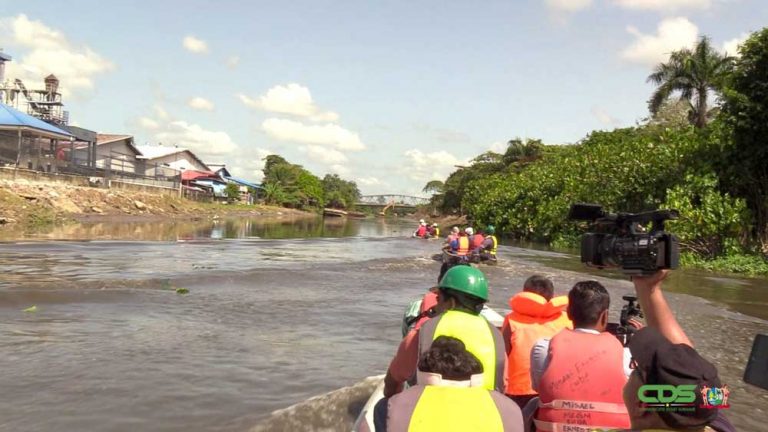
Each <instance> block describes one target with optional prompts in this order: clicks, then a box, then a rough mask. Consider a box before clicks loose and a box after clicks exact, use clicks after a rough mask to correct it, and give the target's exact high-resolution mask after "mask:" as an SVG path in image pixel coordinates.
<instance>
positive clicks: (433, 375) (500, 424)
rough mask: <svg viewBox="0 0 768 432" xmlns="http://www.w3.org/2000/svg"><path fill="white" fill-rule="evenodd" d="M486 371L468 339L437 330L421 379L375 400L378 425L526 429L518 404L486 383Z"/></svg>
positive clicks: (385, 428)
mask: <svg viewBox="0 0 768 432" xmlns="http://www.w3.org/2000/svg"><path fill="white" fill-rule="evenodd" d="M483 374H484V368H483V364H482V362H481V361H480V360H479V359H478V358H477V357H476V356H475V355H473V354H472V353H471V352H469V351H468V350H467V349H466V346H465V344H464V342H462V341H461V340H459V339H457V338H454V337H451V336H445V335H442V336H438V337H437V338H436V339H435V340H434V341H433V342H432V344H431V346H430V348H429V350H427V351H426V352H424V353H423V354H422V355H421V358H420V360H419V364H418V372H417V375H418V377H419V379H418V381H419V384H417V385H415V386H413V387H410V388H408V389H407V390H405V391H404V392H402V393H399V394H397V395H395V396H392V397H391V398H389V399H382V400H380V401H379V402H378V403H377V404H376V406H375V408H374V414H373V418H374V426H375V429H376V431H377V432H406V431H408V432H418V431H441V432H453V431H455V432H465V431H477V432H496V431H498V432H511V431H514V432H522V431H523V418H522V414H521V412H520V408H518V407H517V405H515V403H514V402H512V401H510V400H509V399H507V398H506V397H504V395H503V394H501V393H499V392H496V391H493V390H488V389H486V388H484V387H483ZM365 429H367V427H365V428H364V429H363V430H365Z"/></svg>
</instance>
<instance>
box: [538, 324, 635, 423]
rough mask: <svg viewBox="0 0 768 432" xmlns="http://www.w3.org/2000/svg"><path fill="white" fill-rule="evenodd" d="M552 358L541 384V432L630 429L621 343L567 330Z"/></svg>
mask: <svg viewBox="0 0 768 432" xmlns="http://www.w3.org/2000/svg"><path fill="white" fill-rule="evenodd" d="M549 353H550V362H549V366H548V367H547V370H546V371H544V374H543V375H542V376H541V382H540V383H539V398H540V400H539V409H538V412H537V413H536V415H535V418H534V422H535V424H536V429H537V430H540V431H560V430H566V429H567V430H569V431H573V432H580V431H585V432H586V431H591V430H593V429H629V428H630V423H629V415H628V414H627V408H626V407H625V406H624V399H623V397H622V389H623V387H624V384H626V382H627V377H626V376H625V375H624V366H623V365H622V363H623V361H624V348H623V347H622V346H621V343H620V342H619V341H618V339H616V338H615V337H614V336H613V335H611V334H609V333H601V334H599V335H596V334H591V333H582V332H577V331H573V330H568V329H566V330H563V331H561V332H560V333H558V334H556V335H555V336H554V337H553V338H552V340H551V341H550V343H549Z"/></svg>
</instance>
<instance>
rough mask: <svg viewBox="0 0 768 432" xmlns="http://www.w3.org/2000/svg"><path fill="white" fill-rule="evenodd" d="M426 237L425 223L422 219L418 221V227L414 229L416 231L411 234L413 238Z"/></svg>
mask: <svg viewBox="0 0 768 432" xmlns="http://www.w3.org/2000/svg"><path fill="white" fill-rule="evenodd" d="M426 235H427V223H426V222H424V219H420V220H419V227H418V228H416V231H414V232H413V236H414V237H421V238H424V237H425V236H426Z"/></svg>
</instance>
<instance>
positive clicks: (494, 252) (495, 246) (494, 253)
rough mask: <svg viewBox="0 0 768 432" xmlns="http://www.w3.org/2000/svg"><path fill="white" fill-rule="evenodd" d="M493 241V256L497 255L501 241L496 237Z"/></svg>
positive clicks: (492, 237) (493, 236) (493, 237)
mask: <svg viewBox="0 0 768 432" xmlns="http://www.w3.org/2000/svg"><path fill="white" fill-rule="evenodd" d="M491 239H492V240H493V249H491V255H496V248H498V246H499V241H498V240H496V236H495V235H492V236H491Z"/></svg>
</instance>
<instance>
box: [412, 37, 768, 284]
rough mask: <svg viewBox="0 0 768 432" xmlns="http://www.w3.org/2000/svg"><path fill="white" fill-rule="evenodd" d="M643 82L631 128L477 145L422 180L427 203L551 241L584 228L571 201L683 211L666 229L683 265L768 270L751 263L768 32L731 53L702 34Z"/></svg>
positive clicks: (767, 115) (757, 247)
mask: <svg viewBox="0 0 768 432" xmlns="http://www.w3.org/2000/svg"><path fill="white" fill-rule="evenodd" d="M648 81H649V82H651V83H653V84H655V85H656V90H655V91H654V93H653V94H652V95H651V97H650V99H649V101H648V107H649V111H650V115H649V117H648V118H647V119H645V120H644V121H642V122H641V124H638V125H637V126H635V127H628V128H622V129H616V130H613V131H594V132H592V133H590V134H589V135H587V136H586V137H585V138H584V139H583V140H581V141H580V142H578V143H576V144H573V145H544V143H543V142H542V141H540V140H536V139H524V140H523V139H513V140H510V141H509V142H508V145H507V149H506V151H505V152H504V153H503V154H502V153H494V152H485V153H483V154H481V155H479V156H477V157H476V158H475V159H473V160H472V161H471V163H470V165H469V166H467V167H463V168H459V169H457V170H456V171H454V172H453V173H451V174H450V175H449V176H448V178H447V179H446V180H445V181H439V180H436V181H432V182H429V183H428V184H427V185H426V186H425V188H424V190H425V192H431V193H433V196H432V201H431V204H432V206H433V207H434V208H435V209H437V210H439V211H441V212H443V213H446V214H455V213H460V214H465V215H467V216H468V217H469V218H470V219H471V220H474V221H476V222H475V223H477V224H479V225H483V224H493V225H495V226H496V227H497V229H501V230H503V232H504V233H505V234H506V235H509V236H511V237H514V238H517V239H525V240H534V241H543V242H548V243H553V244H561V245H574V244H575V243H576V241H577V239H578V238H579V235H580V234H581V233H582V232H583V227H582V228H579V227H578V226H577V225H576V224H573V223H571V222H569V221H567V220H566V215H567V213H568V209H569V207H570V204H571V203H574V202H594V203H599V204H602V205H604V206H605V207H607V208H608V209H609V210H613V211H629V212H636V211H644V210H650V209H657V208H675V209H678V210H679V211H680V214H681V217H680V219H679V220H677V221H674V222H670V223H669V224H668V229H669V230H671V231H673V232H674V233H675V234H677V235H678V236H679V237H680V239H681V245H682V247H683V250H684V251H685V252H686V253H687V254H686V256H687V259H688V260H692V261H696V262H699V263H701V262H707V261H716V260H721V259H724V258H728V257H737V256H739V257H741V256H744V255H745V254H747V255H751V256H752V257H755V258H760V260H759V264H760V265H762V268H763V269H768V266H766V265H764V264H765V260H764V258H761V256H762V257H764V256H765V255H766V254H768V163H767V162H766V161H767V160H768V159H766V156H768V154H766V153H767V152H768V28H766V29H763V30H761V31H759V32H756V33H753V34H752V35H751V36H750V37H749V38H748V39H747V40H746V41H745V42H744V43H743V44H742V45H741V47H740V49H739V56H738V57H732V56H728V55H724V54H720V53H719V52H717V51H716V50H715V49H714V48H713V47H712V45H711V43H710V40H709V39H708V38H706V37H704V38H701V39H700V40H699V41H698V43H697V44H696V46H695V47H693V48H692V49H682V50H679V51H676V52H674V53H672V54H671V55H670V57H669V60H668V61H666V62H664V63H662V64H659V65H658V66H657V67H656V68H655V69H654V70H653V72H652V73H651V74H650V75H649V76H648ZM705 266H706V265H705ZM735 270H739V269H735ZM761 271H762V270H761Z"/></svg>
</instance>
